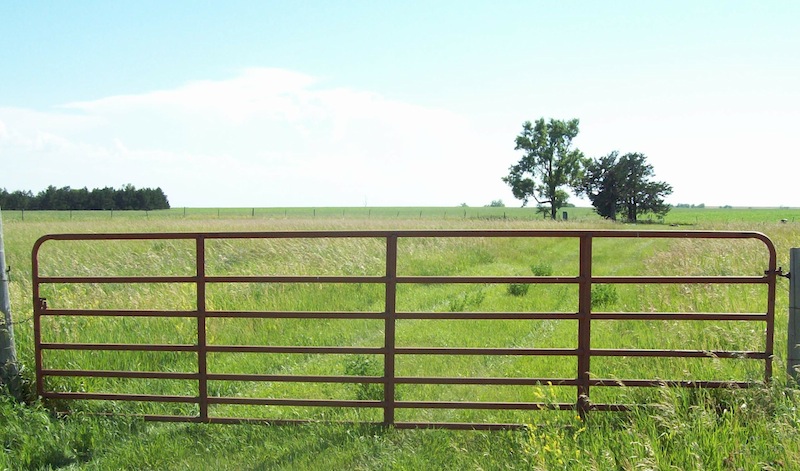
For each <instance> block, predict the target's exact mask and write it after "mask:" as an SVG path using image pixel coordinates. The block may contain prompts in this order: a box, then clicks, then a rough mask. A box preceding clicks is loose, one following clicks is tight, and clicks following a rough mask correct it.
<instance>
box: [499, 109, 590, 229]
mask: <svg viewBox="0 0 800 471" xmlns="http://www.w3.org/2000/svg"><path fill="white" fill-rule="evenodd" d="M578 123H579V121H578V120H577V119H573V120H570V121H561V120H556V119H551V120H550V121H549V122H545V120H544V118H541V119H539V120H537V121H536V123H535V124H532V123H531V122H530V121H526V122H525V123H523V124H522V132H521V133H520V134H519V135H518V136H517V138H516V147H514V150H521V151H523V152H524V154H523V156H522V158H521V159H520V160H519V162H517V163H516V164H514V165H512V166H511V167H510V168H509V173H508V176H505V177H503V181H504V182H506V183H507V184H508V185H509V186H510V187H511V192H512V193H513V194H514V197H515V198H517V199H520V200H522V205H523V206H525V205H526V204H528V201H529V200H530V199H531V198H533V200H535V201H536V203H537V204H538V205H539V207H546V208H548V209H549V212H550V218H551V219H556V214H558V210H559V208H561V207H563V206H564V205H565V204H566V203H567V196H568V195H567V193H566V191H564V190H563V189H562V188H563V187H565V186H566V187H569V186H574V185H576V184H577V182H578V180H579V176H580V170H581V161H582V160H583V154H582V153H581V151H580V150H578V149H573V148H572V140H573V139H574V138H575V136H577V135H578Z"/></svg>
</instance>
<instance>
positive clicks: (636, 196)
mask: <svg viewBox="0 0 800 471" xmlns="http://www.w3.org/2000/svg"><path fill="white" fill-rule="evenodd" d="M583 164H584V171H583V177H582V179H581V182H580V184H579V185H578V186H576V191H578V192H579V193H583V194H585V195H586V196H588V197H589V200H591V202H592V205H593V206H594V208H595V211H597V213H598V214H600V215H601V216H603V217H605V218H608V219H612V220H615V221H616V220H617V215H618V214H620V213H621V214H623V215H624V217H625V219H626V220H627V221H628V222H636V221H637V219H638V217H639V215H641V214H642V213H653V214H656V215H660V216H663V215H664V214H666V213H667V212H668V211H669V210H670V206H669V205H668V204H666V203H664V197H665V196H667V195H669V194H672V186H671V185H669V184H668V183H666V182H657V181H652V180H651V178H652V177H653V176H654V173H653V166H652V165H650V164H648V163H647V157H646V156H645V155H644V154H640V153H630V154H625V155H623V156H621V157H620V156H619V153H618V152H616V151H615V152H612V153H610V154H609V155H607V156H605V157H601V158H599V159H595V160H590V159H587V160H584V162H583Z"/></svg>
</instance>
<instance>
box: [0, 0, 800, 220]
mask: <svg viewBox="0 0 800 471" xmlns="http://www.w3.org/2000/svg"><path fill="white" fill-rule="evenodd" d="M798 24H800V2H795V1H788V0H786V1H773V0H762V1H737V0H732V1H724V2H723V1H698V0H693V1H683V0H679V1H669V2H667V1H664V2H642V1H614V2H598V1H559V2H555V1H547V2H545V1H536V0H530V1H492V2H489V1H480V2H478V1H469V0H460V1H449V0H437V1H434V0H428V1H419V2H418V1H403V2H399V1H377V0H372V1H358V0H353V1H350V0H343V1H339V2H330V1H325V2H323V1H313V0H312V1H299V0H297V1H267V0H257V1H256V0H254V1H243V0H241V1H238V0H229V1H225V2H210V1H183V0H172V1H169V2H164V1H150V0H137V1H135V2H133V1H127V2H123V1H114V0H103V1H88V0H79V1H75V2H57V1H49V2H47V1H35V0H34V1H27V2H13V1H4V2H0V188H5V189H7V190H8V191H16V190H30V191H32V192H33V193H38V192H39V191H42V190H43V189H45V188H46V187H47V186H49V185H54V186H56V187H64V186H69V187H72V188H82V187H87V188H89V189H93V188H102V187H106V186H111V187H114V188H121V187H122V186H123V185H126V184H132V185H134V186H135V187H137V188H146V187H150V188H155V187H160V188H161V189H163V190H164V192H165V193H166V195H167V196H168V198H169V201H170V204H171V205H172V206H173V207H287V206H346V207H352V206H457V205H460V204H462V203H466V204H467V205H469V206H484V205H488V204H489V203H490V202H492V201H494V200H498V199H499V200H502V201H503V202H504V203H505V204H506V205H507V206H518V205H520V204H521V202H520V201H517V200H515V199H514V197H513V195H512V194H511V191H510V189H509V188H508V186H507V185H506V184H505V183H503V181H502V180H501V178H502V177H503V176H505V175H507V174H508V171H509V167H510V166H511V165H513V164H514V163H516V162H517V161H518V160H519V159H520V158H521V157H522V154H521V152H520V151H515V150H514V138H515V137H516V135H517V134H518V133H519V132H520V131H521V129H522V123H523V122H525V121H535V120H537V119H539V118H545V119H547V120H549V119H562V120H568V119H573V118H577V119H579V120H580V133H579V135H578V136H577V138H576V139H575V140H574V146H575V147H576V148H578V149H580V150H581V151H582V152H583V153H584V154H585V155H586V156H587V157H595V158H597V157H601V156H604V155H607V154H608V153H610V152H612V151H619V152H620V153H627V152H640V153H643V154H645V155H646V156H647V161H648V163H650V164H651V165H652V166H653V169H654V171H655V177H654V178H655V180H658V181H666V182H667V183H669V184H671V185H672V187H673V190H674V191H673V193H672V194H671V195H670V196H668V197H667V202H668V203H671V204H701V203H702V204H705V205H707V206H721V205H732V206H753V207H755V206H791V207H800V191H798V189H797V185H796V183H794V182H796V181H797V179H798V175H800V150H799V149H800V131H798V129H797V128H798V126H799V125H800V32H798V31H800V30H798V28H797V25H798ZM571 201H572V202H573V203H576V204H578V205H588V202H587V201H585V200H582V199H578V198H574V197H573V198H572V199H571Z"/></svg>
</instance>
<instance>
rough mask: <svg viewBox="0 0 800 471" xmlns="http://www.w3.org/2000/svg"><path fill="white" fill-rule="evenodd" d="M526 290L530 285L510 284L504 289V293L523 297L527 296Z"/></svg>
mask: <svg viewBox="0 0 800 471" xmlns="http://www.w3.org/2000/svg"><path fill="white" fill-rule="evenodd" d="M528 288H530V285H528V284H527V283H511V284H510V285H508V287H507V288H506V291H508V294H510V295H511V296H525V295H526V294H528Z"/></svg>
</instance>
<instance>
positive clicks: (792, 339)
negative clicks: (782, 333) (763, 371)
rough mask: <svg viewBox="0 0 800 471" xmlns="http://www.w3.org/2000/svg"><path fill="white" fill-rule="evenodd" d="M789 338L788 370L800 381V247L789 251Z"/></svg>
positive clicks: (796, 380)
mask: <svg viewBox="0 0 800 471" xmlns="http://www.w3.org/2000/svg"><path fill="white" fill-rule="evenodd" d="M789 276H790V278H789V340H788V342H787V348H788V355H787V356H786V371H787V373H789V376H791V377H792V378H794V380H795V382H797V383H800V248H794V249H791V250H790V251H789Z"/></svg>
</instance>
